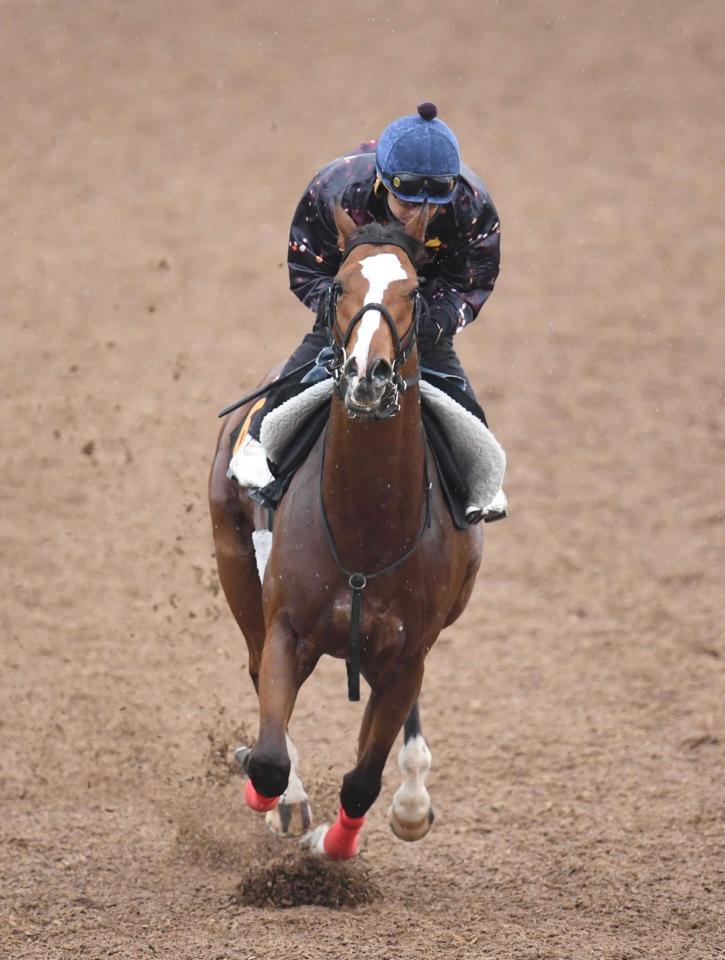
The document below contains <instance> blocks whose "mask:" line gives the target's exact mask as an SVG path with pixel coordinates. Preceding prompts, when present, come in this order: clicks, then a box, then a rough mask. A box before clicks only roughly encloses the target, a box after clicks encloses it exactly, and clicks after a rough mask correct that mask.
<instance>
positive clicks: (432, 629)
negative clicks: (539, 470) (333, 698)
mask: <svg viewBox="0 0 725 960" xmlns="http://www.w3.org/2000/svg"><path fill="white" fill-rule="evenodd" d="M427 218H428V208H427V204H423V205H422V206H421V209H420V211H419V212H418V213H417V214H416V215H415V217H413V218H412V219H411V220H410V221H409V222H408V224H407V225H406V226H405V228H403V227H402V226H399V225H395V226H387V225H380V224H368V225H365V226H363V227H358V226H356V224H355V223H354V221H353V220H352V219H351V217H350V216H349V215H348V214H346V213H345V211H344V210H343V209H342V207H341V206H340V205H339V203H338V204H337V206H336V210H335V223H336V227H337V231H338V246H339V249H340V251H341V254H342V258H343V259H342V263H341V266H340V268H339V271H338V273H337V275H336V277H335V278H334V282H333V283H332V286H331V288H330V291H329V293H328V304H327V306H328V311H329V315H330V318H331V320H330V323H331V329H330V336H331V343H332V347H333V351H334V358H335V359H334V363H332V364H331V365H330V370H331V372H332V373H333V375H334V389H333V393H332V399H331V406H330V414H329V421H328V422H327V426H326V429H325V431H324V433H323V435H322V436H321V437H320V438H319V439H318V440H317V442H316V444H315V445H314V447H313V448H312V450H311V452H310V454H309V456H308V457H307V459H306V461H305V462H304V463H303V465H302V466H301V467H300V468H299V469H298V471H297V472H296V474H295V476H294V478H293V479H292V482H291V484H290V486H289V488H288V490H287V492H286V494H285V496H284V497H283V499H282V500H281V502H280V504H279V505H278V507H277V510H276V513H275V516H274V534H273V538H272V546H271V552H270V554H269V557H268V561H267V564H266V569H265V570H264V574H263V579H262V581H260V574H259V573H258V569H257V564H256V560H255V551H254V545H253V534H254V532H255V531H259V530H262V529H267V520H268V518H267V513H266V511H264V510H263V509H261V508H260V507H259V505H258V504H256V503H255V502H254V501H253V500H252V499H251V498H250V497H249V495H248V492H247V491H246V490H244V489H242V488H240V487H239V486H238V485H237V484H236V482H235V481H234V480H233V479H230V478H229V477H228V476H227V469H228V466H229V460H230V437H231V435H232V433H233V432H234V430H235V429H236V428H238V427H239V425H240V424H241V423H242V422H243V421H244V419H245V417H246V416H247V414H248V412H249V409H250V406H249V405H247V406H245V407H242V408H241V409H239V410H238V411H236V413H235V414H233V415H231V416H228V417H227V418H226V420H225V422H224V423H223V425H222V429H221V433H220V435H219V441H218V444H217V449H216V454H215V457H214V461H213V465H212V469H211V476H210V482H209V502H210V511H211V519H212V528H213V536H214V543H215V548H216V557H217V564H218V570H219V578H220V582H221V585H222V588H223V590H224V593H225V595H226V599H227V601H228V603H229V606H230V608H231V611H232V613H233V615H234V617H235V618H236V621H237V623H238V625H239V627H240V628H241V631H242V633H243V635H244V637H245V639H246V642H247V646H248V650H249V673H250V676H251V679H252V683H253V684H254V687H255V689H256V692H257V695H258V701H259V733H258V737H257V741H256V744H255V745H254V747H253V748H251V749H248V748H247V749H245V750H242V751H241V753H240V759H241V762H242V765H243V767H244V771H245V773H246V774H247V777H248V779H247V781H246V786H245V799H246V802H247V805H248V806H249V807H251V808H252V809H253V810H255V811H258V812H265V813H266V814H267V821H268V823H269V824H270V826H271V827H272V829H273V830H275V831H276V832H277V833H278V834H280V835H282V836H290V835H292V836H299V835H302V840H301V842H302V843H303V844H304V845H305V846H306V847H307V848H308V849H309V850H310V851H311V852H312V853H314V854H317V855H319V856H322V857H327V858H330V859H339V860H344V859H349V858H351V857H354V856H355V855H356V854H357V852H358V850H359V840H360V831H361V829H362V826H363V823H364V820H365V815H366V814H367V812H368V810H369V809H370V807H371V806H372V805H373V803H374V802H375V800H376V799H377V797H378V794H379V792H380V790H381V785H382V775H383V769H384V767H385V763H386V760H387V758H388V754H389V753H390V750H391V749H392V747H393V744H394V742H395V740H396V737H397V736H398V733H399V732H400V729H401V727H404V743H403V746H402V748H401V750H400V754H399V759H398V764H399V768H400V771H401V773H402V777H403V780H402V784H401V786H400V788H399V789H398V790H397V792H396V793H395V796H394V798H393V802H392V806H391V808H390V811H389V822H390V825H391V828H392V830H393V832H394V833H395V834H396V835H397V836H398V837H399V838H401V839H404V840H418V839H420V838H421V837H423V836H425V834H426V833H427V832H428V830H429V829H430V827H431V825H432V823H433V819H434V814H433V808H432V806H431V800H430V796H429V794H428V791H427V789H426V787H425V775H426V773H427V771H428V769H429V768H430V764H431V753H430V750H429V748H428V746H427V744H426V742H425V739H424V737H423V733H422V728H421V721H420V713H419V709H418V697H419V694H420V690H421V684H422V681H423V672H424V661H425V657H426V654H427V653H428V651H429V650H430V649H431V647H432V646H433V644H434V643H435V641H436V639H437V637H438V635H439V634H440V632H441V630H443V629H444V628H445V627H447V626H449V625H450V624H452V623H453V622H454V621H455V620H456V619H457V618H458V617H459V616H460V614H461V613H462V611H463V609H464V608H465V606H466V604H467V602H468V600H469V598H470V596H471V592H472V590H473V585H474V580H475V577H476V574H477V572H478V569H479V565H480V562H481V555H482V550H483V532H482V529H481V528H482V526H483V525H482V524H480V525H478V526H475V527H471V528H469V529H464V530H461V529H456V528H455V527H454V525H453V522H452V520H451V517H450V515H449V511H448V509H447V506H446V503H445V501H444V496H443V492H442V489H441V485H440V482H439V479H438V476H437V472H436V468H435V464H434V462H433V457H432V454H431V451H430V450H429V449H428V447H427V443H426V437H425V435H424V430H423V425H422V420H421V406H420V402H421V401H420V389H419V385H418V384H419V379H420V374H419V370H418V355H417V345H416V326H417V319H418V316H419V314H420V312H421V309H423V308H424V305H423V303H422V296H421V293H420V291H419V289H418V277H417V273H416V263H418V262H419V256H420V255H421V254H422V255H424V249H425V248H424V237H425V229H426V223H427ZM277 372H278V368H277V370H273V371H271V372H270V373H269V374H268V375H267V377H266V378H265V382H269V381H271V380H272V379H274V376H275V374H276V373H277ZM323 655H328V656H331V657H335V658H340V659H345V660H346V661H347V664H348V672H349V688H350V693H351V699H354V691H355V689H356V687H355V684H356V671H357V670H359V671H360V672H361V673H362V676H363V677H364V678H365V680H366V681H367V683H368V685H369V687H370V694H369V698H368V701H367V705H366V707H365V709H364V713H363V717H362V723H361V726H360V730H359V736H358V745H357V763H356V765H355V767H354V768H353V769H352V770H350V771H349V772H348V773H346V774H345V776H344V777H343V779H342V787H341V790H340V794H339V797H340V807H339V812H338V815H337V818H336V820H335V821H334V822H333V823H332V824H331V825H328V824H322V825H320V826H318V827H317V828H315V829H311V822H310V811H309V803H308V798H307V794H306V792H305V790H304V786H303V785H302V782H301V780H300V778H299V776H298V774H297V770H296V764H297V760H298V755H297V750H296V748H295V745H294V744H293V742H292V741H291V739H290V737H289V734H288V726H289V723H290V718H291V715H292V711H293V708H294V705H295V699H296V697H297V694H298V691H299V690H300V688H301V686H302V684H303V683H304V682H305V680H306V679H307V678H308V677H309V676H310V674H311V673H312V671H313V669H314V667H315V665H316V664H317V662H318V661H319V659H320V657H322V656H323Z"/></svg>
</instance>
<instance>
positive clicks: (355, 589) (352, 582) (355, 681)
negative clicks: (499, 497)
mask: <svg viewBox="0 0 725 960" xmlns="http://www.w3.org/2000/svg"><path fill="white" fill-rule="evenodd" d="M326 449H327V428H325V434H324V437H323V439H322V459H321V461H320V517H321V518H322V530H323V533H324V534H325V540H326V541H327V545H328V547H329V548H330V553H331V554H332V558H333V560H334V561H335V563H336V564H337V566H338V567H339V569H340V571H341V573H343V574H344V575H345V576H346V577H347V582H348V584H349V586H350V590H351V591H352V606H351V610H350V656H349V658H348V659H347V660H346V661H345V666H346V668H347V698H348V700H350V701H353V702H354V701H356V700H359V699H360V653H361V645H360V621H361V619H362V604H363V590H364V589H365V587H366V586H367V585H368V581H369V580H375V579H376V578H377V577H382V576H383V575H384V574H386V573H392V571H393V570H397V568H398V567H400V566H402V564H404V563H405V561H406V560H408V559H409V558H410V557H412V555H413V554H414V553H415V551H416V550H417V549H418V547H419V546H420V544H421V541H422V539H423V535H424V534H425V531H426V529H427V528H428V527H429V526H430V489H431V484H430V481H429V479H428V462H427V459H426V458H425V457H424V458H423V491H424V501H423V517H422V520H421V524H420V528H419V529H418V533H417V534H416V537H415V540H414V541H413V543H412V544H411V546H410V547H409V548H408V549H407V550H406V551H405V553H404V554H403V555H402V556H401V557H398V559H397V560H394V561H393V562H392V563H389V564H388V565H387V567H383V569H382V570H375V571H374V572H373V573H362V572H355V571H353V570H348V569H347V567H344V566H343V564H342V563H341V561H340V555H339V554H338V552H337V547H336V546H335V541H334V539H333V536H332V530H331V529H330V521H329V520H328V518H327V512H326V510H325V500H324V496H323V493H324V480H323V478H324V467H325V451H326Z"/></svg>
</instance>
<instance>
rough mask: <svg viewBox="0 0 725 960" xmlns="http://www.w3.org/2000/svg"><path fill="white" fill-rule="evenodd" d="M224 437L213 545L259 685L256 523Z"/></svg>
mask: <svg viewBox="0 0 725 960" xmlns="http://www.w3.org/2000/svg"><path fill="white" fill-rule="evenodd" d="M225 449H226V444H225V443H224V441H223V440H222V442H221V443H220V446H219V450H218V451H217V455H216V457H215V459H214V464H213V466H212V472H211V477H210V479H209V509H210V512H211V520H212V531H213V535H214V547H215V549H216V558H217V569H218V570H219V581H220V583H221V585H222V589H223V590H224V595H225V596H226V598H227V602H228V604H229V607H230V609H231V611H232V613H233V614H234V619H235V620H236V621H237V623H238V624H239V628H240V629H241V631H242V633H243V634H244V638H245V640H246V641H247V649H248V651H249V674H250V676H251V678H252V682H253V683H254V686H255V688H256V686H257V678H258V675H259V665H260V661H261V657H262V648H263V646H264V612H263V609H262V585H261V583H260V580H259V574H258V572H257V562H256V557H255V551H254V544H253V542H252V531H253V524H252V519H251V509H250V515H247V513H246V512H245V510H244V508H243V506H242V503H241V501H240V498H239V496H240V495H239V488H238V487H237V486H236V484H234V483H233V481H231V480H229V479H228V478H227V476H226V470H227V465H228V455H227V454H226V453H224V452H223V451H224V450H225Z"/></svg>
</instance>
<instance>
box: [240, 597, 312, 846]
mask: <svg viewBox="0 0 725 960" xmlns="http://www.w3.org/2000/svg"><path fill="white" fill-rule="evenodd" d="M305 651H306V648H305V647H304V645H302V644H300V643H299V642H298V638H297V636H296V635H295V633H294V631H293V630H292V628H291V626H290V624H289V621H288V620H287V617H286V616H285V615H284V614H280V615H278V616H277V617H275V618H274V619H273V621H272V624H271V626H270V628H269V630H268V632H267V637H266V639H265V642H264V649H263V651H262V659H261V665H260V670H259V685H258V692H259V736H258V738H257V743H256V745H255V746H254V747H253V748H252V750H251V751H250V752H249V755H248V756H247V757H245V760H244V767H245V770H246V772H247V774H248V776H249V780H248V781H247V785H246V789H245V799H246V801H247V804H248V806H250V807H251V808H252V809H253V810H257V811H260V812H264V811H269V810H271V809H272V808H274V807H275V806H276V805H277V802H278V800H279V798H280V797H281V796H282V794H284V792H285V790H287V789H288V786H289V788H290V790H293V788H294V792H295V794H297V793H299V791H300V789H301V783H300V782H299V778H298V777H297V775H296V773H295V776H294V778H293V780H294V782H291V778H290V773H291V768H292V759H294V760H295V761H296V759H297V758H296V751H295V750H294V745H293V744H292V742H291V741H290V740H289V738H288V736H287V725H288V723H289V719H290V716H291V715H292V710H293V708H294V705H295V700H296V699H297V694H298V692H299V689H300V687H301V686H302V684H303V683H304V681H305V680H306V679H307V677H308V676H309V675H310V673H311V672H312V669H313V667H314V665H315V663H316V659H317V658H316V657H312V656H310V655H309V654H308V653H306V652H305ZM288 745H289V747H288ZM290 753H293V754H294V756H293V757H292V758H290ZM300 799H302V798H301V797H298V796H297V795H295V797H294V802H299V800H300ZM304 799H305V800H306V795H305V797H304ZM290 801H291V802H292V797H290ZM278 832H287V831H285V830H282V831H278Z"/></svg>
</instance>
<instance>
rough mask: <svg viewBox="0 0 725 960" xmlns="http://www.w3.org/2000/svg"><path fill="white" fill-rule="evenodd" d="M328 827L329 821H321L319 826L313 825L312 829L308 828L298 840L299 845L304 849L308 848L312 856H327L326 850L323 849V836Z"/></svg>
mask: <svg viewBox="0 0 725 960" xmlns="http://www.w3.org/2000/svg"><path fill="white" fill-rule="evenodd" d="M329 829H330V824H329V823H322V824H320V826H319V827H315V829H314V830H310V832H309V833H308V834H306V835H305V836H304V837H302V839H301V840H300V846H301V847H302V848H303V849H304V850H309V851H310V853H311V854H312V856H313V857H322V858H325V859H326V858H327V851H326V850H325V836H326V834H327V831H328V830H329Z"/></svg>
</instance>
